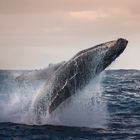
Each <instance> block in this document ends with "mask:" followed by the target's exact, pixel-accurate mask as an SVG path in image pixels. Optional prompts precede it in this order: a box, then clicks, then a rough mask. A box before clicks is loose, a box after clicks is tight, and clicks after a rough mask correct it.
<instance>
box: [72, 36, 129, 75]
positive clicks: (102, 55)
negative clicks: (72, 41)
mask: <svg viewBox="0 0 140 140" xmlns="http://www.w3.org/2000/svg"><path fill="white" fill-rule="evenodd" d="M127 43H128V41H127V40H126V39H122V38H119V39H117V40H114V41H109V42H106V43H102V44H99V45H97V46H94V47H91V48H88V49H85V50H83V51H80V52H79V53H77V54H76V55H75V56H74V57H73V58H72V59H74V60H77V62H79V66H80V65H81V70H82V69H83V71H84V73H85V71H88V70H89V72H91V73H93V72H94V73H95V74H97V73H100V72H101V71H103V70H104V69H105V68H106V67H107V66H109V65H110V64H111V63H112V62H113V61H114V60H115V59H116V58H117V57H118V56H119V55H120V54H121V53H122V52H123V51H124V50H125V48H126V46H127ZM81 61H82V62H83V63H81Z"/></svg>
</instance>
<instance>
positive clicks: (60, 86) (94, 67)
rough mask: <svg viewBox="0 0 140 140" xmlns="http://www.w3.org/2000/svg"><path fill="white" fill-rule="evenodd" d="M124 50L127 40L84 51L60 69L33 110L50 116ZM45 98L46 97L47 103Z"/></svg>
mask: <svg viewBox="0 0 140 140" xmlns="http://www.w3.org/2000/svg"><path fill="white" fill-rule="evenodd" d="M126 46H127V40H125V39H121V38H120V39H118V40H116V41H110V42H107V43H103V44H100V45H97V46H95V47H92V48H89V49H86V50H83V51H81V52H79V53H78V54H76V55H75V56H74V57H73V58H72V59H70V60H69V61H67V62H65V63H64V64H63V65H61V66H60V67H59V68H58V69H57V70H56V72H55V73H54V75H53V76H52V78H51V79H50V81H49V85H48V84H46V85H45V86H44V89H42V90H41V91H42V92H41V93H39V95H38V96H37V99H36V100H35V102H34V107H35V110H37V108H39V110H37V111H36V112H37V114H42V112H45V111H48V112H49V113H52V112H53V111H54V110H55V109H56V108H57V107H58V106H59V105H60V104H61V103H62V102H64V101H65V100H66V99H68V98H69V97H70V96H71V95H73V94H75V93H76V92H77V91H78V90H80V89H82V88H83V87H85V86H86V85H87V84H88V83H89V81H90V80H91V79H93V78H94V77H95V76H96V75H98V74H99V73H100V72H101V71H103V70H104V69H105V68H106V67H107V66H109V65H110V64H111V63H112V62H113V61H114V60H115V59H116V58H117V57H118V56H119V55H120V54H121V53H122V52H123V51H124V49H125V48H126ZM46 97H49V98H48V101H47V103H46V99H45V98H46ZM46 104H47V105H46ZM43 114H44V113H43Z"/></svg>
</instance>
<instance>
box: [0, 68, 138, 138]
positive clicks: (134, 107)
mask: <svg viewBox="0 0 140 140" xmlns="http://www.w3.org/2000/svg"><path fill="white" fill-rule="evenodd" d="M26 72H28V71H8V70H1V71H0V140H140V71H138V70H106V71H105V72H103V73H102V74H101V76H99V78H97V79H100V80H99V82H93V81H92V82H91V83H90V84H89V85H88V87H86V88H85V89H84V90H83V91H81V92H80V91H79V93H78V94H77V95H76V96H73V97H72V98H71V100H69V101H68V102H66V103H65V104H64V105H63V107H61V109H58V111H57V112H56V113H55V115H54V116H55V117H54V116H50V118H48V119H49V121H47V120H44V121H42V124H40V125H37V124H36V122H35V121H34V118H33V116H34V115H33V114H30V106H31V104H32V100H33V99H34V96H36V94H37V92H38V90H39V89H40V88H41V86H42V85H43V84H44V83H45V80H35V81H22V82H21V81H20V82H19V81H16V80H15V78H16V77H17V76H18V75H20V74H21V73H26ZM97 87H98V88H97ZM94 89H95V90H94ZM89 95H90V96H89ZM52 118H53V119H52ZM46 119H47V118H46Z"/></svg>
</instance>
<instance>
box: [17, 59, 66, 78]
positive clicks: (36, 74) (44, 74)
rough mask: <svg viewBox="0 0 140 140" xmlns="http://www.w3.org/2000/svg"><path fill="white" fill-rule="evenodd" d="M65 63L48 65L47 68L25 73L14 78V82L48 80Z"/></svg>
mask: <svg viewBox="0 0 140 140" xmlns="http://www.w3.org/2000/svg"><path fill="white" fill-rule="evenodd" d="M64 63H65V62H64V61H63V62H60V63H58V64H50V65H49V66H48V67H47V68H45V69H41V70H33V71H30V72H25V73H22V74H21V75H19V76H18V77H16V79H15V80H16V81H24V80H43V79H44V80H49V79H50V78H51V76H52V75H53V74H54V72H56V71H57V69H58V68H60V67H61V66H62V65H63V64H64Z"/></svg>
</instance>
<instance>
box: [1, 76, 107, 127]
mask: <svg viewBox="0 0 140 140" xmlns="http://www.w3.org/2000/svg"><path fill="white" fill-rule="evenodd" d="M102 75H103V74H100V76H97V77H96V78H95V79H94V80H92V81H90V83H89V84H88V85H87V86H86V87H85V88H84V89H83V90H82V91H78V93H76V94H75V95H73V96H72V97H70V98H69V99H67V100H66V101H65V102H64V103H62V104H61V105H60V106H59V107H58V108H57V109H56V110H55V111H54V112H53V113H52V114H51V115H49V114H46V116H42V117H41V124H53V125H67V126H86V127H94V128H99V127H103V126H105V125H106V124H107V118H108V113H107V109H106V103H105V102H104V100H103V94H102V93H103V88H102V82H101V79H102ZM43 83H44V81H39V80H37V81H26V82H23V81H22V82H21V83H19V82H17V81H13V80H12V84H11V80H7V85H8V84H10V87H11V88H7V91H5V93H7V94H0V110H1V115H0V121H1V122H15V123H25V124H37V122H36V120H35V114H34V112H33V111H32V109H31V103H32V101H33V99H34V97H35V96H36V93H37V92H38V89H40V87H41V85H42V84H43ZM3 95H4V97H5V98H3V97H2V96H3Z"/></svg>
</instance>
